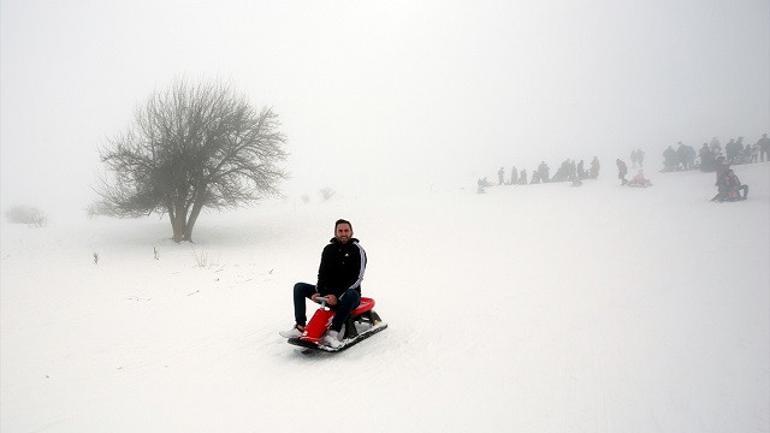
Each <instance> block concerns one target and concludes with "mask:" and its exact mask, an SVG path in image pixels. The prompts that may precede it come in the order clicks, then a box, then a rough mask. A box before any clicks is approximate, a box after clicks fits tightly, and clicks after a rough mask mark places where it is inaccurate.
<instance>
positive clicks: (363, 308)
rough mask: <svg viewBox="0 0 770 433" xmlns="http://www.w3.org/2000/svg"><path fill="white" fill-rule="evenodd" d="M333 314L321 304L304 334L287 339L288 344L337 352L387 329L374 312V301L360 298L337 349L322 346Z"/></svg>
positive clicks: (341, 333) (344, 327) (344, 326)
mask: <svg viewBox="0 0 770 433" xmlns="http://www.w3.org/2000/svg"><path fill="white" fill-rule="evenodd" d="M334 314H335V312H334V310H332V309H331V308H329V307H327V306H326V304H325V303H322V304H321V308H319V309H318V310H316V312H315V314H313V317H311V318H310V321H309V322H308V323H307V325H306V326H305V332H303V333H302V335H300V336H299V337H294V338H289V340H288V342H289V344H293V345H295V346H301V347H306V348H308V349H315V350H322V351H324V352H339V351H342V350H345V349H347V348H348V347H351V346H353V345H355V344H356V343H358V342H359V341H361V340H364V339H366V338H369V337H371V336H372V335H374V334H376V333H378V332H380V331H382V330H384V329H385V328H387V327H388V324H387V323H385V322H383V321H382V319H381V318H380V315H379V314H377V313H376V312H375V311H374V299H372V298H364V297H362V298H361V303H360V304H359V305H358V307H356V309H355V310H353V312H352V313H350V317H349V318H348V320H347V321H346V322H345V325H343V329H342V330H341V331H340V335H343V338H342V341H341V343H342V344H341V345H340V346H339V347H331V346H327V345H325V344H323V336H324V334H326V331H328V330H329V326H331V324H332V319H333V318H334Z"/></svg>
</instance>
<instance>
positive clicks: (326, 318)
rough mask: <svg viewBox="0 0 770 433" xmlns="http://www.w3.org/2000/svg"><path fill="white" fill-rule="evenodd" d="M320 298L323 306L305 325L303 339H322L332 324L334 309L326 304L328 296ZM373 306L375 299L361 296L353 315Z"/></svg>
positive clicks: (314, 340) (357, 314) (358, 314)
mask: <svg viewBox="0 0 770 433" xmlns="http://www.w3.org/2000/svg"><path fill="white" fill-rule="evenodd" d="M319 299H322V300H321V301H320V302H318V303H319V304H321V308H319V309H317V310H316V312H315V314H313V317H311V318H310V321H309V322H308V323H307V326H305V332H304V333H303V334H302V337H300V338H302V339H303V340H306V341H313V342H318V341H320V340H321V337H323V335H324V334H325V333H326V330H328V329H329V326H331V324H332V319H333V318H334V310H332V309H330V308H329V307H328V306H327V305H326V298H319ZM372 308H374V299H372V298H361V303H360V304H359V305H358V307H356V309H355V310H353V312H352V313H351V316H352V317H356V316H360V315H361V314H364V313H366V312H367V311H369V310H371V309H372Z"/></svg>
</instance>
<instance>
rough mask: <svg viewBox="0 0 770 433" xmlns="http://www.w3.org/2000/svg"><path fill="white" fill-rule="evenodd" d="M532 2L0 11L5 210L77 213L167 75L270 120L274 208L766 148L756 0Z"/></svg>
mask: <svg viewBox="0 0 770 433" xmlns="http://www.w3.org/2000/svg"><path fill="white" fill-rule="evenodd" d="M534 3H535V2H503V1H473V2H470V1H468V2H457V1H388V2H383V1H379V2H374V1H372V2H362V1H297V2H291V1H258V2H257V1H254V2H252V1H181V0H178V1H174V0H163V1H115V2H97V1H86V0H72V1H27V0H0V65H1V66H0V98H1V103H0V164H1V170H0V203H1V206H2V209H3V210H5V209H7V207H8V206H10V205H14V204H30V205H36V206H39V207H41V208H43V209H45V210H48V211H49V212H54V209H67V210H71V211H74V212H82V209H83V208H85V207H86V206H87V205H88V203H89V202H90V201H92V200H93V199H94V198H95V197H94V194H93V193H92V192H91V191H90V189H89V188H90V186H92V185H93V184H94V183H95V177H96V174H97V173H98V171H99V170H100V167H101V165H100V163H99V161H98V153H97V149H98V147H99V146H100V145H103V144H105V142H106V139H107V138H108V137H111V136H114V135H115V134H117V133H119V132H123V131H124V130H125V129H126V128H127V127H128V126H129V125H130V123H131V121H132V120H133V115H134V111H135V109H136V106H137V105H138V104H140V103H142V102H143V101H144V100H145V99H146V98H147V97H148V96H149V95H150V94H151V93H152V92H153V91H155V90H158V89H162V88H164V87H166V86H167V85H168V84H169V83H170V82H172V81H173V80H174V79H176V78H180V77H184V78H187V79H189V80H192V81H195V80H198V79H221V80H225V81H229V82H231V83H232V84H233V86H234V87H235V88H237V89H238V90H240V91H241V92H242V93H244V94H246V95H247V96H248V97H249V99H250V101H252V103H253V104H254V105H255V106H257V107H262V106H272V107H273V109H274V110H275V111H276V112H277V113H278V114H279V115H280V118H281V121H282V123H283V126H282V131H283V132H284V133H285V134H286V135H287V137H288V145H287V151H288V152H289V153H290V154H291V156H290V157H289V159H288V160H287V161H286V163H285V164H284V167H285V168H286V169H287V170H288V171H289V172H290V173H291V175H292V177H293V178H292V179H291V181H289V182H287V183H286V184H285V187H284V190H285V191H286V192H287V194H298V193H302V192H308V193H314V192H316V191H317V190H318V189H320V188H321V187H323V186H331V187H333V188H335V189H337V190H338V191H341V192H345V191H367V190H377V191H379V190H382V188H384V187H387V188H396V189H398V188H403V187H404V186H405V185H414V187H415V188H418V189H427V187H428V186H429V185H440V186H443V187H453V188H456V187H459V186H462V185H465V184H467V185H468V187H470V188H472V187H473V182H474V181H475V177H478V176H489V177H490V178H493V177H494V175H495V172H496V170H497V168H498V167H499V166H501V165H502V166H505V167H506V170H509V169H510V166H512V165H516V166H517V167H519V168H527V169H532V168H534V167H535V165H536V164H537V163H539V161H540V160H545V161H546V162H548V163H549V164H550V165H551V167H555V166H558V164H559V163H560V162H561V160H563V159H565V158H577V159H586V160H589V159H590V158H591V157H592V156H594V155H598V156H599V157H600V158H602V159H603V165H604V167H605V169H607V170H609V169H610V168H611V163H612V159H614V158H615V157H618V156H621V157H626V158H627V157H628V154H629V153H630V151H631V150H632V149H634V148H637V147H641V148H643V149H644V150H645V151H646V152H647V154H648V160H649V161H650V163H652V164H654V166H657V164H659V161H660V153H661V152H662V151H663V149H664V148H665V146H666V145H668V144H675V143H676V142H677V141H680V140H681V141H683V142H685V143H687V144H691V145H693V146H700V144H701V143H703V142H704V141H707V140H709V139H710V138H711V137H712V136H717V137H719V138H720V139H721V140H722V142H723V143H725V142H726V141H727V140H728V139H729V138H732V137H737V136H744V137H745V141H747V142H750V143H754V142H755V141H756V140H757V139H758V138H759V135H761V134H762V133H764V132H769V131H768V129H770V2H767V1H766V0H737V1H729V2H728V1H698V0H684V1H663V0H654V1H645V2H635V1H591V2H578V1H554V0H547V1H543V2H537V4H534ZM610 158H612V159H610ZM605 175H606V172H605Z"/></svg>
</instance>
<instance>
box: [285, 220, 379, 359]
mask: <svg viewBox="0 0 770 433" xmlns="http://www.w3.org/2000/svg"><path fill="white" fill-rule="evenodd" d="M364 271H366V251H364V248H363V247H362V246H361V244H359V241H358V239H356V238H354V237H353V226H352V225H351V224H350V222H349V221H346V220H344V219H339V220H337V221H336V222H335V223H334V237H333V238H332V239H331V240H330V241H329V244H328V245H326V247H324V249H323V252H322V253H321V265H320V266H319V268H318V282H317V284H316V285H315V286H314V285H312V284H308V283H297V284H295V285H294V320H295V325H294V327H293V328H291V329H290V330H289V331H286V332H282V333H281V335H282V336H283V337H286V338H293V337H299V336H300V335H302V333H303V332H304V331H305V324H306V323H307V316H306V315H305V314H306V313H305V311H306V309H305V299H306V298H307V299H311V300H313V301H315V302H320V301H322V300H325V301H326V304H327V305H328V306H329V307H330V308H332V309H333V310H334V311H335V315H334V319H333V320H332V324H331V327H330V328H329V331H328V332H327V333H326V335H325V336H324V344H326V345H328V346H332V347H336V346H338V345H339V344H340V337H341V336H340V335H339V333H340V330H341V329H342V325H344V324H345V321H347V319H348V317H350V313H351V312H352V311H353V310H354V309H355V308H356V307H358V305H359V304H360V302H361V280H363V278H364Z"/></svg>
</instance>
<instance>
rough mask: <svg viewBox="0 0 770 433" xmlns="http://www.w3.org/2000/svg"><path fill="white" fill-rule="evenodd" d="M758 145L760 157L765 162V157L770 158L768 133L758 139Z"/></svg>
mask: <svg viewBox="0 0 770 433" xmlns="http://www.w3.org/2000/svg"><path fill="white" fill-rule="evenodd" d="M757 147H759V159H760V160H761V161H762V162H765V157H768V160H770V157H769V156H770V138H767V134H762V138H760V139H759V141H757Z"/></svg>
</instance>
